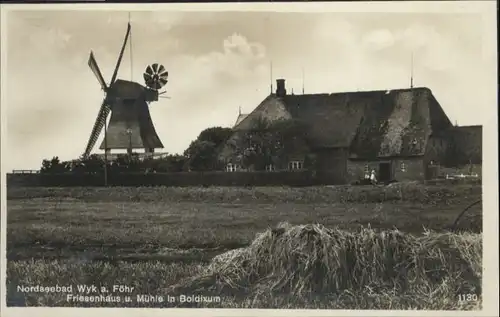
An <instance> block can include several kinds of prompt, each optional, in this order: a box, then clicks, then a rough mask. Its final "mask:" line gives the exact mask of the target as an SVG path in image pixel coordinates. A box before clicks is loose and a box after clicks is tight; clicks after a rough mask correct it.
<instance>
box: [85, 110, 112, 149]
mask: <svg viewBox="0 0 500 317" xmlns="http://www.w3.org/2000/svg"><path fill="white" fill-rule="evenodd" d="M110 110H111V108H110V107H109V106H108V105H106V103H105V102H103V103H102V105H101V108H100V109H99V114H98V115H97V118H96V121H95V123H94V127H93V128H92V132H91V133H90V138H89V140H88V142H87V147H86V148H85V153H84V154H83V155H84V156H85V157H87V156H88V155H89V154H90V152H91V151H92V149H93V148H94V145H95V143H96V142H97V138H99V134H101V130H102V128H103V127H104V125H105V124H106V119H107V118H108V114H109V111H110Z"/></svg>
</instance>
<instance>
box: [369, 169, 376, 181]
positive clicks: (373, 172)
mask: <svg viewBox="0 0 500 317" xmlns="http://www.w3.org/2000/svg"><path fill="white" fill-rule="evenodd" d="M370 181H371V182H372V184H376V183H377V176H376V175H375V170H372V173H371V175H370Z"/></svg>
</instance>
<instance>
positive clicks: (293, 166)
mask: <svg viewBox="0 0 500 317" xmlns="http://www.w3.org/2000/svg"><path fill="white" fill-rule="evenodd" d="M288 168H289V169H290V170H292V171H294V170H300V169H302V162H300V161H291V162H290V163H289V164H288Z"/></svg>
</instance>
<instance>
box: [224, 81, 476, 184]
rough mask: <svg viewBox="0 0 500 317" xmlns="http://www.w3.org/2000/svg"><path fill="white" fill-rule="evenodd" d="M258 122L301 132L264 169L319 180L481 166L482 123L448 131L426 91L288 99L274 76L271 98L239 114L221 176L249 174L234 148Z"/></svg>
mask: <svg viewBox="0 0 500 317" xmlns="http://www.w3.org/2000/svg"><path fill="white" fill-rule="evenodd" d="M263 119H264V120H267V121H269V122H276V121H283V120H294V121H297V122H300V123H301V124H303V125H304V127H305V131H304V133H303V137H301V138H299V140H295V141H294V146H292V147H289V148H288V149H289V150H288V151H287V153H286V155H282V156H280V157H279V159H276V160H273V161H272V162H271V163H270V164H269V165H266V170H269V171H276V170H286V169H288V170H301V169H309V170H312V171H314V172H315V174H316V176H317V177H319V178H320V179H323V180H324V182H325V183H330V184H342V183H350V182H352V181H354V180H357V179H360V178H362V177H363V175H364V174H365V173H366V172H367V171H371V170H375V171H376V172H377V174H378V179H379V180H380V181H389V180H394V179H395V180H398V181H401V180H423V179H430V178H433V177H436V175H437V173H438V171H439V167H442V166H457V165H460V164H462V165H463V164H481V154H482V148H481V144H482V129H481V126H472V127H455V126H453V124H452V123H451V122H450V120H449V118H448V117H447V115H446V114H445V112H444V111H443V109H442V107H441V106H440V104H439V102H438V101H437V100H436V98H435V97H434V95H433V94H432V91H431V90H430V89H428V88H411V89H398V90H382V91H357V92H341V93H332V94H300V95H294V94H293V93H292V94H287V91H286V88H285V80H284V79H278V80H277V89H276V92H275V93H272V94H270V95H269V96H268V97H266V98H265V99H264V100H263V101H262V102H261V103H260V104H259V105H258V106H257V107H256V108H255V110H254V111H252V112H251V113H249V114H248V115H241V113H240V116H239V118H238V120H237V123H236V125H235V126H234V135H233V136H232V137H231V138H230V139H229V141H228V142H227V144H226V145H225V146H224V148H223V149H222V150H221V152H220V156H219V159H220V160H223V161H224V163H225V164H226V166H227V168H226V170H227V171H236V170H251V167H248V166H244V164H243V163H242V158H241V155H240V153H241V151H239V150H241V149H239V150H238V147H239V146H245V145H243V144H242V143H241V139H242V136H243V135H245V133H246V132H247V131H249V130H252V129H255V126H256V125H258V122H260V121H262V120H263Z"/></svg>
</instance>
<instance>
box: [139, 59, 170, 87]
mask: <svg viewBox="0 0 500 317" xmlns="http://www.w3.org/2000/svg"><path fill="white" fill-rule="evenodd" d="M167 77H168V71H166V70H165V67H163V65H158V64H156V63H154V64H152V65H149V66H148V67H146V71H145V72H144V81H145V82H146V85H147V86H148V87H149V88H151V89H154V90H158V89H160V88H161V87H163V86H165V84H166V83H167V82H168V80H167Z"/></svg>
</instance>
